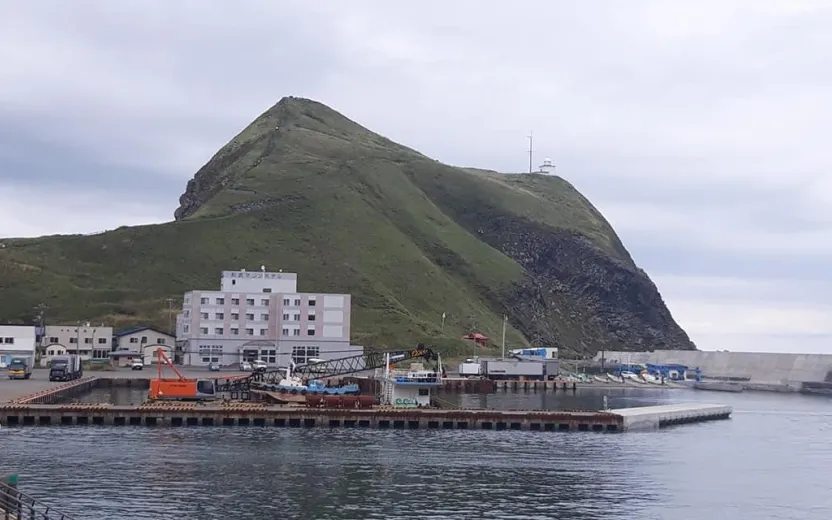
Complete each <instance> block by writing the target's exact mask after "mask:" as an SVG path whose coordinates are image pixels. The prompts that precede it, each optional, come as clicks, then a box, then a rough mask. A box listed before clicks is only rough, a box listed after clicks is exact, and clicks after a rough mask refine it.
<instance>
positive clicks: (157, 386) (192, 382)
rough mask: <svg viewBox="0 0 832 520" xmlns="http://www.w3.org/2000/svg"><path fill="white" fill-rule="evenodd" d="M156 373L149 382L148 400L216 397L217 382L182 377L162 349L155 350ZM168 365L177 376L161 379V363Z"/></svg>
mask: <svg viewBox="0 0 832 520" xmlns="http://www.w3.org/2000/svg"><path fill="white" fill-rule="evenodd" d="M156 357H157V360H158V362H157V363H156V365H157V368H158V373H157V377H156V379H151V380H150V390H149V392H148V396H147V397H148V399H150V400H158V399H172V400H180V401H183V400H204V399H215V398H216V397H217V382H216V380H214V379H189V378H187V377H185V376H183V375H182V373H181V372H180V371H179V370H177V369H176V367H175V366H174V365H173V363H172V362H171V360H170V358H169V357H168V356H167V355H166V354H165V352H164V350H163V349H161V348H160V349H157V350H156ZM163 362H164V364H166V365H168V366H169V367H170V368H171V369H172V370H173V371H174V372H175V373H176V375H177V377H176V378H175V379H174V378H164V377H162V363H163Z"/></svg>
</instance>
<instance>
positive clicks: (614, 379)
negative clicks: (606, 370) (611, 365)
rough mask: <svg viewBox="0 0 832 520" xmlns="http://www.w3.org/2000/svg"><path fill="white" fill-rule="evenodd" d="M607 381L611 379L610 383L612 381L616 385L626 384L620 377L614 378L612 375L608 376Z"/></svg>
mask: <svg viewBox="0 0 832 520" xmlns="http://www.w3.org/2000/svg"><path fill="white" fill-rule="evenodd" d="M607 379H609V380H610V381H612V382H614V383H623V382H624V379H623V378H621V377H618V376H614V375H612V374H607Z"/></svg>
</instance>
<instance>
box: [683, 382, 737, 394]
mask: <svg viewBox="0 0 832 520" xmlns="http://www.w3.org/2000/svg"><path fill="white" fill-rule="evenodd" d="M693 388H695V389H696V390H710V391H712V392H735V393H739V392H742V390H743V388H742V384H740V383H733V382H731V381H697V382H695V383H694V384H693Z"/></svg>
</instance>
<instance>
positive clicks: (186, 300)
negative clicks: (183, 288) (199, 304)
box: [184, 297, 191, 305]
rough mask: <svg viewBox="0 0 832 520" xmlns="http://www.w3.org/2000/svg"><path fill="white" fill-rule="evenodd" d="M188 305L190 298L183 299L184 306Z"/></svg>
mask: <svg viewBox="0 0 832 520" xmlns="http://www.w3.org/2000/svg"><path fill="white" fill-rule="evenodd" d="M189 303H191V299H190V297H189V298H185V302H184V304H185V305H188V304H189Z"/></svg>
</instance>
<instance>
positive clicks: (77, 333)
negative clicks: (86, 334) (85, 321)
mask: <svg viewBox="0 0 832 520" xmlns="http://www.w3.org/2000/svg"><path fill="white" fill-rule="evenodd" d="M80 346H81V322H80V321H79V322H78V326H77V327H75V355H76V356H80V355H81V351H80Z"/></svg>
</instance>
